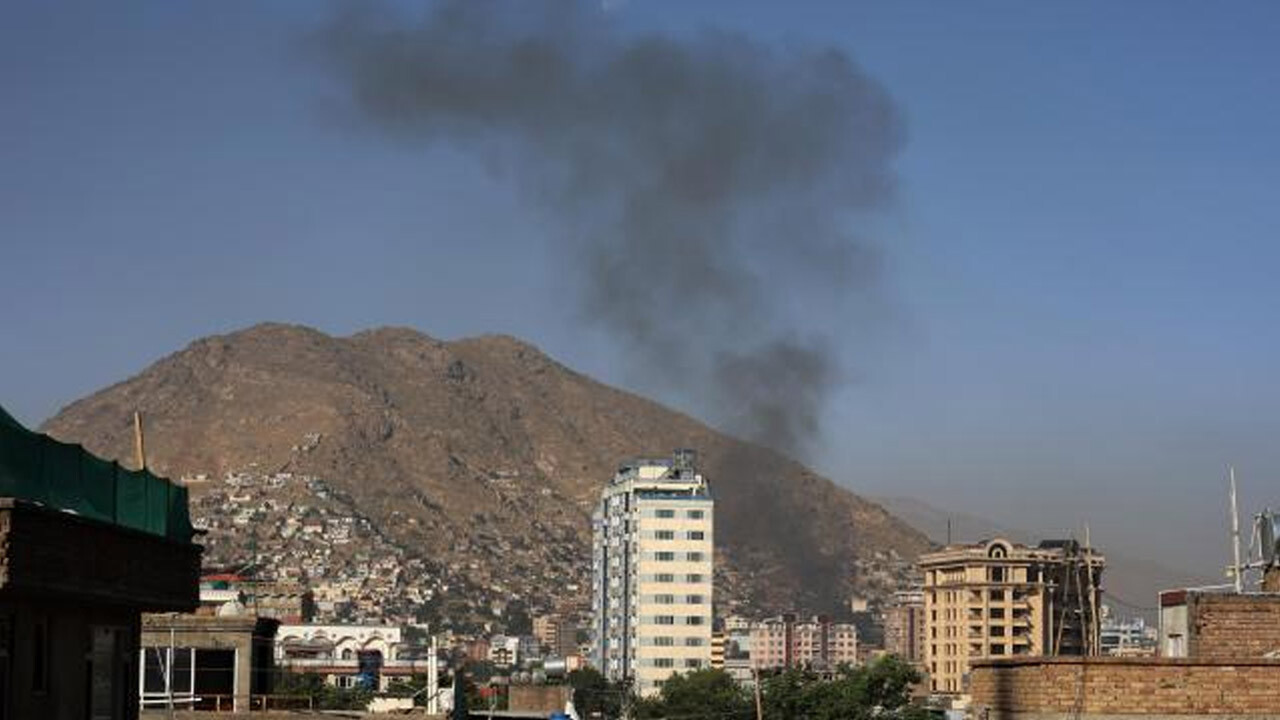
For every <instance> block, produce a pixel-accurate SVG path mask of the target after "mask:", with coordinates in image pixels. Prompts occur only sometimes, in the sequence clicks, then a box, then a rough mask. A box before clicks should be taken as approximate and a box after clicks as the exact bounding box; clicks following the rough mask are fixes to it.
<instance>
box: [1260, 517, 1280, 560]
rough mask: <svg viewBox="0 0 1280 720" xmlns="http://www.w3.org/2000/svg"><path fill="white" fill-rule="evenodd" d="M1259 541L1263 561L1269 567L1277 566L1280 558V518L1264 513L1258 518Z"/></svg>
mask: <svg viewBox="0 0 1280 720" xmlns="http://www.w3.org/2000/svg"><path fill="white" fill-rule="evenodd" d="M1258 539H1259V540H1260V541H1261V544H1262V560H1263V562H1265V563H1266V564H1268V565H1272V564H1275V562H1276V558H1277V557H1278V556H1280V547H1278V546H1277V543H1278V542H1280V516H1278V515H1275V514H1273V513H1271V512H1270V511H1267V512H1264V513H1262V514H1261V515H1259V516H1258Z"/></svg>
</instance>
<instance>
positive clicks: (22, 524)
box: [0, 408, 201, 720]
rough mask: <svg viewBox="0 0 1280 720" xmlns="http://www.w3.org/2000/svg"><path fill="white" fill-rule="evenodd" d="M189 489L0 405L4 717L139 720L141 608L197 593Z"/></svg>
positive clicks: (0, 682) (185, 600)
mask: <svg viewBox="0 0 1280 720" xmlns="http://www.w3.org/2000/svg"><path fill="white" fill-rule="evenodd" d="M192 536H193V532H192V527H191V523H190V519H189V516H188V507H187V491H186V488H183V487H179V486H177V485H174V484H173V483H170V482H168V481H166V480H164V479H163V478H159V477H156V476H155V475H152V474H151V473H149V472H146V471H137V472H134V471H128V470H125V469H124V468H122V467H120V466H119V465H118V464H116V463H113V462H107V461H105V460H102V459H100V458H97V457H95V456H93V455H91V454H90V453H88V452H86V451H85V450H84V449H83V448H81V447H80V446H78V445H67V444H64V443H61V442H58V441H57V440H55V439H53V438H51V437H49V436H48V435H43V434H40V433H34V432H31V431H29V430H27V429H26V428H24V427H22V425H21V424H19V423H18V422H17V421H16V420H14V419H13V418H11V417H10V416H9V415H8V414H7V413H6V412H5V411H4V410H3V408H0V719H3V720H9V719H13V720H25V719H26V718H33V719H34V718H39V720H81V719H82V718H94V719H95V720H133V719H134V718H137V716H138V694H137V693H136V692H135V688H136V685H135V683H136V682H137V678H138V676H139V673H140V669H139V667H138V665H137V659H138V647H139V639H140V635H141V615H142V613H143V612H178V611H182V612H188V611H191V610H194V609H195V607H196V605H197V603H198V596H197V591H198V587H199V574H200V556H201V547H200V546H199V545H196V544H195V543H194V542H192Z"/></svg>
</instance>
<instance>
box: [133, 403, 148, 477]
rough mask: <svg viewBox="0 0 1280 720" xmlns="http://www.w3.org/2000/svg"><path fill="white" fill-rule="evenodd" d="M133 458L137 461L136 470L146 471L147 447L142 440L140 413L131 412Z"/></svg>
mask: <svg viewBox="0 0 1280 720" xmlns="http://www.w3.org/2000/svg"><path fill="white" fill-rule="evenodd" d="M133 456H134V459H135V460H137V461H138V469H139V470H146V469H147V446H146V444H145V443H144V442H143V440H142V413H141V412H139V411H137V410H134V411H133Z"/></svg>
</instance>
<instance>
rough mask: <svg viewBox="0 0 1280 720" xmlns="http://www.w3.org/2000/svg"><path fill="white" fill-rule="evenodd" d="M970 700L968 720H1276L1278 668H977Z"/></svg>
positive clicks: (1279, 710)
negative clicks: (1172, 718) (1152, 719)
mask: <svg viewBox="0 0 1280 720" xmlns="http://www.w3.org/2000/svg"><path fill="white" fill-rule="evenodd" d="M970 692H971V694H972V697H973V708H974V711H975V714H974V716H975V717H977V718H988V719H989V720H1050V719H1053V720H1058V719H1060V718H1075V717H1079V718H1093V719H1096V720H1101V719H1103V718H1105V719H1108V720H1120V719H1122V718H1124V719H1127V718H1147V717H1168V716H1178V717H1179V718H1182V719H1183V720H1190V719H1191V718H1226V717H1229V718H1235V719H1237V720H1240V719H1244V718H1248V719H1249V720H1262V719H1264V718H1265V719H1268V720H1280V660H1262V659H1258V660H1212V659H1197V660H1186V659H1171V658H1088V659H1082V658H1065V657H1059V658H1041V657H1036V658H1016V659H1014V658H1010V659H1002V660H977V661H974V663H973V667H972V674H971V676H970Z"/></svg>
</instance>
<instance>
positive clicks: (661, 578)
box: [654, 573, 676, 583]
mask: <svg viewBox="0 0 1280 720" xmlns="http://www.w3.org/2000/svg"><path fill="white" fill-rule="evenodd" d="M654 579H655V580H656V581H657V582H660V583H669V582H675V581H676V576H675V575H672V574H671V573H658V574H657V575H655V576H654Z"/></svg>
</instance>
